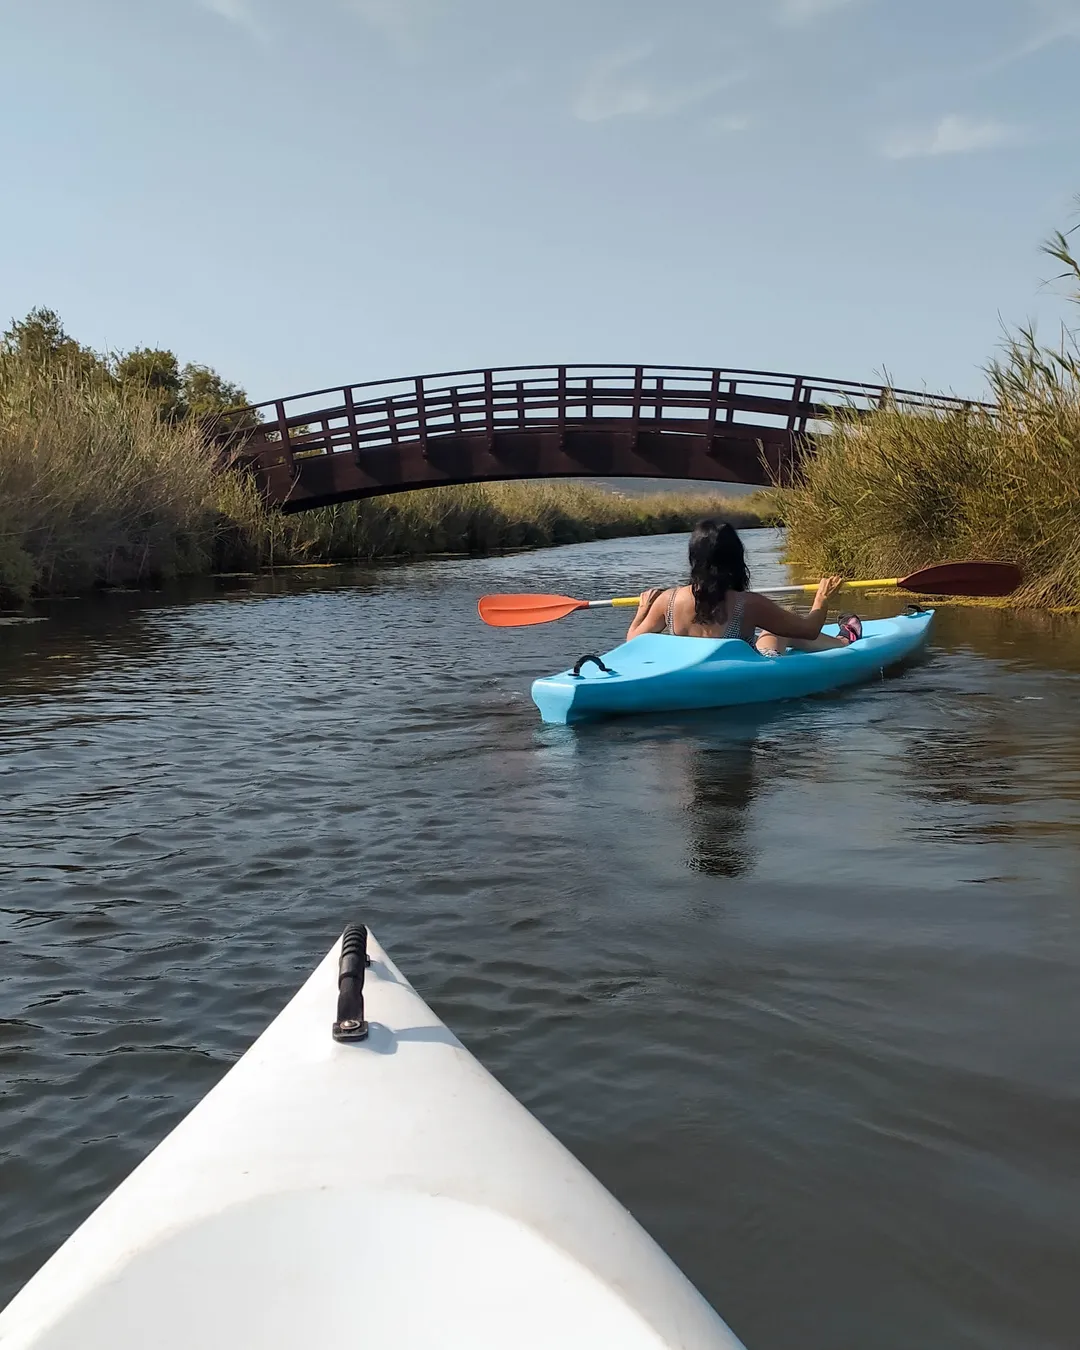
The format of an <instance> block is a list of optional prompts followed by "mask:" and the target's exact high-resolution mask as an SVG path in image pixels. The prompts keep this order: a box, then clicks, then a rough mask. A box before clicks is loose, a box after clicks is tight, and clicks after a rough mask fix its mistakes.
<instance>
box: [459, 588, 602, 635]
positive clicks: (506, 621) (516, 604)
mask: <svg viewBox="0 0 1080 1350" xmlns="http://www.w3.org/2000/svg"><path fill="white" fill-rule="evenodd" d="M588 607H589V602H588V600H571V599H570V597H569V596H568V595H482V596H481V597H480V599H479V600H478V601H477V604H476V608H477V610H478V612H479V614H480V617H481V618H482V619H483V621H484V622H485V623H489V624H491V626H492V628H523V627H524V626H525V625H526V624H529V623H554V621H555V620H556V619H564V618H565V617H566V616H567V614H573V612H574V610H575V609H588Z"/></svg>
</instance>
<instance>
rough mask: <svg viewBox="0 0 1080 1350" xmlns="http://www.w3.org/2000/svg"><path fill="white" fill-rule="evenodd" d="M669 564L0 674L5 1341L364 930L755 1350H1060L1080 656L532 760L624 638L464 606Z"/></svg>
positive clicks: (252, 601) (11, 641)
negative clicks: (541, 693)
mask: <svg viewBox="0 0 1080 1350" xmlns="http://www.w3.org/2000/svg"><path fill="white" fill-rule="evenodd" d="M747 539H748V541H749V543H750V546H751V550H752V555H753V570H754V577H755V580H756V582H757V583H758V584H759V585H761V584H767V583H768V582H769V581H776V580H778V579H780V578H781V577H782V576H783V569H782V568H781V567H780V566H779V564H778V562H777V552H776V546H777V539H776V537H775V536H774V535H772V534H770V533H768V532H757V533H754V534H749V535H748V536H747ZM685 542H686V541H685V538H684V537H679V536H668V537H661V538H655V539H648V540H624V541H615V542H605V543H598V544H590V545H579V546H574V547H570V548H563V549H556V550H551V551H546V552H542V553H534V554H524V555H519V556H515V557H509V558H498V559H487V560H447V561H434V562H430V563H424V564H420V565H414V566H409V567H401V568H390V569H384V570H380V571H368V572H362V573H341V572H336V571H319V570H314V571H307V572H300V573H294V574H291V575H289V576H286V577H278V578H267V579H263V580H261V581H260V582H258V583H257V584H252V583H250V582H244V581H243V580H240V579H235V580H233V581H219V582H217V583H214V584H212V585H211V584H205V585H201V586H200V587H196V588H194V589H191V590H189V591H187V592H184V591H173V592H170V593H169V594H166V595H158V596H146V595H135V594H119V595H111V596H108V597H104V598H102V599H100V600H95V601H85V600H82V601H66V602H65V601H61V602H56V603H53V604H52V605H51V606H48V607H44V608H42V609H40V610H39V611H38V612H39V613H40V614H43V615H45V616H46V619H45V621H44V622H40V623H33V624H26V625H5V626H0V906H2V910H0V944H2V960H0V1092H2V1097H0V1303H2V1302H4V1301H6V1299H7V1297H8V1296H10V1295H11V1294H12V1293H14V1291H15V1290H16V1288H17V1287H18V1286H19V1285H20V1284H21V1283H22V1282H23V1281H24V1280H25V1279H26V1278H27V1277H28V1276H29V1275H30V1274H31V1273H32V1272H33V1270H34V1269H35V1268H36V1267H37V1266H38V1264H39V1263H40V1262H41V1261H42V1260H43V1259H44V1258H45V1257H46V1256H47V1255H48V1254H49V1253H50V1252H51V1251H52V1250H53V1249H54V1248H55V1247H56V1246H57V1245H58V1243H59V1242H60V1241H61V1240H62V1239H63V1238H64V1237H65V1236H66V1235H67V1234H68V1233H69V1232H70V1231H71V1229H72V1228H73V1227H74V1226H75V1225H76V1224H77V1223H78V1222H79V1221H80V1220H81V1219H82V1218H83V1217H84V1216H85V1215H86V1214H87V1213H88V1212H89V1210H90V1209H91V1208H92V1207H93V1206H94V1205H95V1204H96V1203H97V1202H98V1201H99V1200H100V1199H101V1198H102V1197H103V1196H104V1195H105V1194H106V1193H107V1192H108V1191H109V1190H110V1189H111V1188H112V1187H113V1186H114V1185H115V1184H116V1182H117V1181H119V1180H120V1179H121V1178H122V1177H123V1176H124V1175H125V1174H126V1173H127V1172H128V1171H129V1170H130V1169H131V1167H132V1166H133V1165H134V1164H135V1163H136V1162H138V1160H139V1159H140V1158H142V1157H143V1156H144V1155H145V1154H146V1152H147V1151H148V1150H149V1149H150V1148H151V1147H152V1146H153V1145H154V1144H155V1143H156V1142H157V1141H158V1140H159V1139H161V1138H162V1136H163V1135H164V1134H165V1132H166V1131H167V1130H168V1129H169V1128H170V1127H171V1126H172V1125H173V1124H174V1123H175V1122H176V1121H177V1120H178V1119H179V1118H180V1117H181V1116H182V1115H183V1114H184V1113H185V1112H186V1111H187V1110H188V1109H189V1108H190V1107H191V1106H192V1105H193V1104H194V1103H195V1102H196V1101H197V1100H198V1099H199V1098H200V1097H201V1096H202V1095H203V1094H204V1093H205V1092H206V1091H207V1089H208V1088H209V1087H210V1086H211V1085H212V1084H213V1083H214V1082H215V1081H217V1079H218V1078H220V1076H221V1075H222V1073H223V1072H224V1071H225V1070H226V1068H227V1067H228V1065H229V1064H230V1063H231V1062H232V1061H233V1060H234V1059H235V1058H236V1056H237V1055H238V1054H240V1053H241V1052H242V1051H243V1049H244V1048H245V1047H246V1046H247V1044H248V1043H249V1042H250V1041H251V1040H252V1038H253V1037H254V1036H255V1035H256V1034H257V1033H258V1032H259V1031H260V1030H261V1029H262V1027H263V1026H264V1025H265V1024H266V1022H267V1021H268V1020H269V1019H270V1018H271V1017H272V1016H273V1015H274V1014H275V1013H276V1012H277V1011H278V1009H279V1008H280V1007H281V1005H282V1004H283V1003H284V1002H285V1000H286V999H287V997H288V996H289V995H290V994H291V993H292V992H293V990H294V989H295V988H296V987H297V985H298V984H299V983H300V981H301V980H302V978H303V977H304V976H305V975H306V974H307V972H308V971H309V970H310V968H311V967H312V966H313V965H314V964H315V962H316V960H317V959H318V958H319V956H320V955H321V954H322V953H323V952H324V951H325V949H326V948H327V947H329V945H330V944H331V943H332V942H333V940H334V938H335V937H336V935H337V934H338V932H339V931H340V930H341V928H342V926H343V925H344V923H345V922H346V921H347V920H350V919H357V920H361V921H366V922H367V923H369V924H370V925H371V926H372V928H373V929H374V930H375V932H376V933H377V935H378V937H379V938H380V939H381V940H382V941H383V942H384V943H385V944H386V945H387V946H388V947H389V949H390V950H391V952H392V954H393V956H394V957H395V959H396V960H397V961H398V963H399V964H400V965H401V966H402V968H403V969H404V970H405V971H406V973H407V974H408V975H409V976H410V978H411V979H412V980H413V982H414V983H415V984H416V986H417V987H418V989H419V990H420V992H421V993H422V994H423V995H424V996H425V997H426V998H427V999H428V1000H429V1001H430V1002H431V1003H432V1004H433V1005H434V1007H435V1008H436V1010H437V1011H438V1012H439V1013H440V1014H441V1015H442V1016H443V1017H444V1018H445V1019H446V1020H447V1021H448V1022H449V1023H450V1025H451V1026H452V1027H453V1028H454V1029H455V1030H456V1031H457V1032H458V1034H459V1035H460V1036H461V1037H462V1039H463V1040H464V1041H465V1042H466V1044H468V1045H469V1047H470V1048H471V1049H472V1050H473V1051H474V1052H475V1053H476V1054H477V1055H478V1056H479V1058H480V1059H481V1060H482V1061H483V1062H484V1063H485V1064H486V1065H487V1066H488V1067H489V1068H490V1069H491V1070H493V1071H494V1072H495V1074H496V1075H497V1076H498V1077H499V1078H500V1079H501V1080H502V1081H503V1082H504V1083H505V1084H506V1085H507V1087H509V1088H510V1089H511V1090H512V1091H513V1092H514V1093H515V1094H516V1095H517V1096H518V1097H519V1098H520V1099H521V1100H522V1101H523V1102H525V1103H526V1105H528V1106H529V1107H530V1108H531V1109H532V1110H533V1111H534V1112H535V1113H536V1114H537V1115H538V1116H539V1117H540V1119H541V1120H543V1121H544V1122H545V1123H546V1124H547V1125H548V1126H549V1127H550V1128H551V1129H552V1130H553V1131H554V1132H555V1134H556V1135H558V1137H559V1138H560V1139H562V1140H563V1141H564V1142H565V1143H566V1144H567V1145H568V1146H569V1147H570V1148H571V1149H572V1150H573V1151H574V1152H575V1153H576V1154H577V1155H578V1156H579V1157H580V1158H581V1159H582V1160H583V1161H584V1162H585V1163H586V1164H587V1165H588V1166H589V1167H590V1168H591V1169H592V1170H593V1171H595V1172H596V1173H597V1174H598V1175H599V1177H600V1178H601V1179H602V1180H603V1181H604V1182H605V1183H606V1184H607V1185H608V1186H609V1187H610V1188H611V1189H612V1190H613V1191H614V1192H615V1194H616V1195H617V1196H618V1197H619V1198H620V1199H621V1200H622V1201H623V1202H625V1204H627V1205H628V1206H629V1208H630V1209H631V1210H632V1212H633V1213H634V1214H635V1215H636V1216H637V1217H638V1218H639V1219H640V1220H641V1221H642V1222H643V1223H644V1225H645V1226H646V1227H647V1228H648V1229H649V1230H650V1231H651V1232H652V1233H653V1234H654V1235H655V1236H656V1237H657V1238H658V1239H659V1241H660V1242H661V1243H662V1244H663V1245H664V1246H665V1247H666V1248H667V1250H668V1251H669V1252H671V1254H672V1255H673V1256H674V1258H675V1259H676V1260H677V1261H678V1263H679V1264H680V1265H681V1266H682V1267H683V1268H684V1269H685V1270H686V1272H687V1273H688V1274H689V1275H690V1277H691V1278H692V1279H693V1280H694V1281H695V1282H696V1283H697V1284H698V1286H699V1287H700V1288H701V1289H702V1290H703V1292H704V1293H705V1294H706V1296H707V1297H708V1298H709V1299H710V1301H711V1302H712V1303H713V1304H714V1305H715V1306H716V1308H717V1309H718V1310H719V1311H720V1312H721V1314H722V1315H723V1316H724V1317H725V1318H726V1319H727V1320H728V1322H729V1323H730V1324H731V1326H732V1327H733V1329H734V1330H735V1331H736V1332H737V1333H738V1334H739V1335H740V1336H741V1337H742V1338H743V1339H744V1340H745V1341H746V1343H747V1345H748V1346H749V1347H751V1350H796V1347H797V1348H798V1350H867V1347H873V1348H874V1350H910V1348H911V1347H919V1348H920V1350H961V1348H964V1350H1051V1347H1053V1350H1057V1348H1058V1347H1061V1348H1062V1350H1064V1348H1065V1347H1075V1346H1076V1345H1077V1344H1078V1343H1080V1272H1078V1269H1077V1259H1078V1255H1080V1166H1078V1156H1080V1152H1078V1150H1080V1063H1078V1054H1077V1046H1078V1039H1080V1032H1078V1027H1080V899H1078V898H1077V892H1078V887H1077V883H1076V877H1077V874H1078V872H1080V718H1078V716H1077V708H1078V706H1080V629H1078V628H1077V626H1076V625H1074V624H1073V623H1072V622H1069V621H1066V620H1062V619H1053V618H1048V617H1045V616H1031V615H1028V616H1025V615H1017V614H1009V613H1005V612H998V611H991V610H977V609H974V610H970V609H969V610H964V609H946V610H942V611H941V612H940V613H939V616H938V618H937V620H936V624H935V630H934V636H933V643H932V647H931V650H930V652H929V654H928V657H927V659H926V660H924V661H922V662H919V663H917V664H915V665H913V666H911V667H909V668H908V669H907V670H905V671H903V672H901V673H900V674H898V675H896V676H893V677H891V678H888V679H885V680H883V681H880V682H877V683H874V684H873V685H870V686H868V687H865V688H862V689H858V690H854V691H850V692H847V693H844V694H842V695H839V696H834V697H828V698H822V699H817V700H813V701H809V702H804V703H799V704H792V705H788V706H780V707H775V708H772V709H762V710H758V711H752V712H741V713H737V714H732V713H728V714H723V713H717V714H710V715H700V714H699V715H696V716H691V717H684V718H682V719H679V718H672V717H668V718H657V719H651V720H650V719H639V720H633V721H630V720H628V721H625V722H622V723H608V724H598V725H595V726H592V727H587V728H584V729H580V730H575V729H567V728H559V727H544V726H542V725H541V724H540V723H539V721H538V718H537V716H536V713H535V709H534V708H533V706H532V704H531V702H530V700H529V682H530V680H531V678H532V677H533V676H534V675H536V674H537V673H540V672H544V671H549V670H554V669H558V668H560V667H563V666H565V665H566V664H568V663H569V662H570V661H571V660H573V659H574V658H575V657H577V656H578V655H580V654H581V653H582V652H585V651H588V650H597V649H603V648H604V647H605V646H608V645H612V644H614V642H615V641H616V640H617V639H618V638H619V636H620V634H621V632H622V630H623V629H624V626H625V623H626V616H625V614H623V615H621V616H620V615H619V614H617V613H613V612H597V613H592V614H580V615H575V616H573V617H572V618H569V619H566V620H564V621H563V622H562V623H559V624H556V625H552V626H549V627H541V628H533V629H521V630H515V631H497V630H491V629H487V628H485V627H483V626H482V625H481V624H480V623H479V621H478V619H477V617H476V612H475V604H476V598H477V596H478V595H479V594H481V593H482V592H484V591H496V590H553V591H560V592H565V593H569V594H575V595H583V596H602V595H606V594H612V593H615V594H620V593H622V594H626V593H630V592H634V591H637V590H639V589H641V588H642V587H643V586H644V585H646V584H649V583H653V582H656V583H660V582H663V581H665V580H666V579H668V578H670V577H673V576H676V575H678V574H679V573H680V572H681V571H682V568H683V559H684V552H685ZM887 608H888V605H887V603H886V602H885V601H880V600H879V601H872V602H868V607H867V610H866V612H871V613H873V612H879V613H882V612H886V611H887Z"/></svg>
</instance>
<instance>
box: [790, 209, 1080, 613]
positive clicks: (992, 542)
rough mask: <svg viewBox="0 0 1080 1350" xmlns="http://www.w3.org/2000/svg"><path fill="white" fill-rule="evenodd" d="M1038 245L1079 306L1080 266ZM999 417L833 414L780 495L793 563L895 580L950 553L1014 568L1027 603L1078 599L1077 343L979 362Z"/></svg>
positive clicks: (1013, 346)
mask: <svg viewBox="0 0 1080 1350" xmlns="http://www.w3.org/2000/svg"><path fill="white" fill-rule="evenodd" d="M1044 248H1045V251H1046V252H1047V253H1049V254H1050V255H1051V256H1053V257H1054V258H1055V259H1056V260H1057V261H1058V262H1059V263H1061V264H1062V265H1063V266H1064V268H1065V275H1066V276H1068V277H1070V278H1071V279H1072V281H1073V283H1074V285H1075V286H1076V295H1075V297H1074V298H1076V299H1078V300H1080V266H1078V264H1077V262H1076V260H1075V258H1074V257H1073V256H1072V254H1071V253H1070V251H1069V244H1068V240H1067V239H1066V237H1065V236H1064V235H1061V234H1057V235H1055V236H1054V237H1053V239H1052V240H1051V241H1050V242H1049V243H1048V244H1046V245H1044ZM986 373H987V375H988V378H989V383H990V386H991V391H992V399H993V405H994V406H993V411H985V410H980V409H971V410H970V411H966V412H964V411H957V412H949V413H941V414H932V413H927V412H910V411H903V410H898V409H896V408H890V407H886V408H883V409H881V410H878V411H874V412H872V413H870V414H869V415H866V416H857V415H856V414H855V413H854V412H846V413H843V414H841V416H840V417H839V418H838V420H837V422H836V423H835V424H834V426H833V429H832V434H830V435H827V436H823V437H821V438H820V439H819V440H818V442H817V443H816V446H815V453H814V454H813V455H812V456H809V457H807V458H806V459H805V461H804V466H803V470H802V477H801V481H800V482H799V483H798V484H797V485H796V487H795V489H794V491H792V492H791V493H789V494H788V498H787V503H786V510H785V515H786V523H787V525H788V540H787V549H788V558H789V560H790V561H791V562H793V563H796V564H798V565H801V566H805V567H806V568H808V569H811V570H813V571H817V572H842V573H844V574H845V575H847V576H897V575H902V574H904V573H906V572H909V571H912V570H914V569H915V568H917V567H920V566H923V565H924V564H928V563H932V562H941V561H945V560H947V559H949V558H988V559H996V560H1001V561H1011V562H1017V563H1019V564H1021V566H1022V567H1023V568H1024V571H1025V575H1026V582H1025V585H1024V588H1023V589H1022V591H1020V592H1019V593H1018V594H1017V596H1016V597H1015V602H1016V603H1018V604H1021V605H1032V606H1045V607H1050V608H1074V607H1076V606H1078V605H1080V346H1078V344H1077V340H1076V338H1075V336H1074V335H1073V334H1072V333H1070V332H1069V331H1068V330H1063V332H1062V336H1061V341H1060V343H1059V345H1058V346H1057V347H1054V348H1048V347H1044V346H1041V345H1040V344H1039V343H1038V342H1037V340H1036V337H1035V333H1034V331H1033V330H1032V329H1031V328H1021V329H1020V330H1018V331H1017V332H1016V333H1015V334H1013V335H1011V336H1010V337H1008V339H1007V341H1006V343H1005V346H1004V350H1003V352H1002V354H1001V355H1000V356H999V357H998V358H997V359H996V360H994V361H993V362H992V363H991V364H990V365H989V366H988V368H987V372H986Z"/></svg>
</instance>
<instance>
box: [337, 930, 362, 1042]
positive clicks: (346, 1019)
mask: <svg viewBox="0 0 1080 1350" xmlns="http://www.w3.org/2000/svg"><path fill="white" fill-rule="evenodd" d="M370 965H371V957H370V956H368V954H367V929H366V928H365V927H364V925H363V924H362V923H351V924H349V926H348V927H347V928H346V929H345V931H344V933H342V935H341V957H340V959H339V960H338V1003H337V1020H336V1021H335V1022H334V1027H333V1035H334V1040H335V1041H346V1042H348V1041H363V1040H366V1039H367V1034H368V1024H367V1022H365V1021H364V972H365V970H367V968H368V966H370Z"/></svg>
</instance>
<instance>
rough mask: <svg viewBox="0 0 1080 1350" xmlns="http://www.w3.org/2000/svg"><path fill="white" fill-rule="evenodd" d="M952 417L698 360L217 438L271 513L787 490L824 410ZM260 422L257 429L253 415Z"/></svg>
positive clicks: (429, 384)
mask: <svg viewBox="0 0 1080 1350" xmlns="http://www.w3.org/2000/svg"><path fill="white" fill-rule="evenodd" d="M886 399H892V400H893V401H894V402H895V403H896V404H899V405H901V406H917V407H928V408H939V409H944V408H949V407H959V406H963V405H964V403H965V402H966V401H965V400H961V399H956V398H952V397H950V396H945V395H931V394H920V393H915V392H913V391H909V390H897V389H891V388H886V387H885V386H883V385H872V384H863V383H855V382H851V381H840V380H827V379H818V378H812V377H808V376H802V375H786V374H780V373H777V372H771V371H754V370H727V369H713V368H707V367H700V366H624V365H560V366H503V367H493V368H490V369H487V370H466V371H446V372H442V373H439V374H434V375H419V376H415V377H412V378H409V379H397V380H385V381H373V382H370V383H365V384H353V385H345V386H343V387H341V388H337V389H321V390H316V391H314V392H313V393H308V394H298V395H294V396H292V397H290V398H284V399H274V400H270V401H268V402H266V403H261V404H254V405H252V407H251V408H250V409H248V410H245V411H246V413H247V417H246V419H245V420H246V421H247V423H248V426H249V429H248V430H246V431H234V432H226V433H224V435H223V440H224V447H223V448H224V451H225V455H226V458H227V459H228V460H229V461H231V462H233V463H239V464H244V465H246V466H248V467H249V468H250V469H251V470H252V471H253V472H254V473H255V475H256V478H257V480H258V482H259V484H260V486H261V488H262V490H263V493H264V495H265V497H266V499H267V501H268V502H269V503H271V504H273V505H276V506H279V507H280V508H281V509H282V510H283V511H286V512H295V511H305V510H310V509H311V508H313V507H317V506H327V505H332V504H333V503H335V502H344V501H350V500H355V499H357V498H362V497H372V496H381V495H385V494H387V493H393V492H405V491H410V490H412V489H414V488H422V487H435V486H439V485H447V484H454V483H474V482H491V481H496V480H502V479H515V478H558V477H589V478H595V477H605V478H607V477H612V478H614V477H617V478H632V477H646V478H687V479H700V480H705V481H711V482H716V483H756V484H762V485H766V484H769V483H772V482H785V481H789V480H790V477H791V474H792V472H793V471H794V470H795V468H796V467H797V465H798V462H799V458H800V456H801V455H802V454H804V453H806V451H807V447H808V446H809V445H811V444H812V438H813V435H814V433H815V432H816V431H820V430H821V429H823V428H824V427H827V424H828V422H829V420H830V419H831V418H832V417H834V416H835V414H836V409H837V407H849V408H853V409H855V410H857V411H866V410H868V409H870V408H872V407H874V406H881V405H882V404H883V402H884V401H885V400H886ZM254 416H257V417H258V419H259V420H258V424H257V425H256V426H255V428H254V430H251V429H250V422H251V420H253V417H254Z"/></svg>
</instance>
